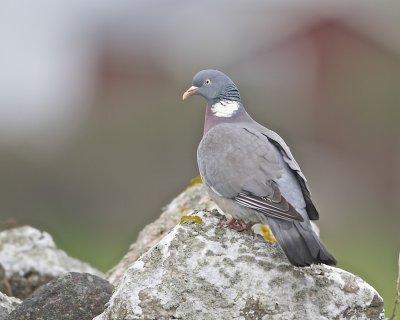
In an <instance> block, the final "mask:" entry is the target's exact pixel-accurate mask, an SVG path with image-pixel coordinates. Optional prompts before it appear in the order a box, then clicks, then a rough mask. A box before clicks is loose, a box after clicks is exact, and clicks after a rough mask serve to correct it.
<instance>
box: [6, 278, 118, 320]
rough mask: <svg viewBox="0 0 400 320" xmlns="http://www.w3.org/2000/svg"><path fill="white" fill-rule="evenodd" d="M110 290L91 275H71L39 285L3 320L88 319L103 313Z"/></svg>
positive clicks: (101, 281)
mask: <svg viewBox="0 0 400 320" xmlns="http://www.w3.org/2000/svg"><path fill="white" fill-rule="evenodd" d="M113 288H114V287H113V286H112V285H111V284H110V283H109V282H108V281H106V280H104V279H102V278H99V277H97V276H95V275H92V274H89V273H77V272H71V273H68V274H65V275H63V276H60V277H58V278H56V279H54V280H52V281H50V282H49V283H47V284H45V285H43V286H41V287H40V288H39V289H37V290H36V291H35V292H34V293H33V294H32V295H31V296H30V297H28V298H26V299H25V300H24V301H23V302H22V304H21V305H20V306H19V307H18V308H16V309H15V310H14V311H12V312H11V314H10V315H9V316H8V318H7V320H32V319H35V320H75V319H79V320H91V319H93V317H95V316H97V315H98V314H100V313H101V312H102V311H103V310H104V308H105V304H106V303H107V301H108V300H109V298H110V296H111V294H112V291H113Z"/></svg>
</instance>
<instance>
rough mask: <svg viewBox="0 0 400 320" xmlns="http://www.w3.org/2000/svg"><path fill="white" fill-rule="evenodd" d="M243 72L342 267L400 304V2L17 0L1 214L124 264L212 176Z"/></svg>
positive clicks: (5, 21) (7, 73)
mask: <svg viewBox="0 0 400 320" xmlns="http://www.w3.org/2000/svg"><path fill="white" fill-rule="evenodd" d="M204 68H216V69H219V70H221V71H223V72H225V73H227V74H228V75H229V76H230V77H231V78H232V79H233V80H234V81H235V82H236V84H237V85H238V86H239V88H240V91H241V95H242V99H243V101H244V104H245V106H246V108H247V110H248V112H249V113H250V114H251V115H252V116H253V117H254V118H255V119H257V120H258V122H260V123H262V124H263V125H266V126H268V127H269V128H271V129H273V130H275V131H277V132H279V133H280V134H281V136H282V137H283V138H284V139H285V140H286V141H287V143H288V144H289V146H291V149H292V151H293V153H294V155H295V156H296V158H297V160H298V162H299V163H300V165H301V166H302V169H303V172H305V174H306V176H307V177H308V180H309V184H310V186H311V189H312V192H313V199H314V202H315V203H316V205H317V207H318V209H319V212H320V216H321V221H320V223H319V226H320V228H321V234H322V238H323V239H324V242H325V243H326V244H327V246H328V247H329V248H330V250H331V251H332V252H333V253H334V255H335V256H336V257H337V259H338V261H339V267H341V268H344V269H346V270H348V271H350V272H353V273H356V274H357V275H360V276H361V277H362V278H364V279H365V280H367V281H368V282H369V283H370V284H372V285H373V286H374V287H375V288H376V289H377V290H378V291H379V292H380V294H381V295H382V296H383V298H384V300H385V305H386V310H387V311H389V310H391V308H392V305H393V300H394V294H395V278H396V274H397V257H398V253H399V249H400V236H399V232H400V230H399V229H400V199H399V195H400V166H399V163H400V126H399V122H400V108H399V107H400V3H399V2H395V1H392V2H385V3H382V2H366V1H353V2H348V1H335V2H325V1H324V2H321V1H317V0H315V1H311V0H308V1H307V0H302V1H295V0H286V1H273V0H271V1H268V2H266V1H262V0H251V1H246V2H234V1H228V0H225V1H224V0H222V1H219V2H215V1H211V0H204V1H201V2H189V1H186V2H182V1H168V2H165V1H161V0H136V1H126V0H117V1H115V0H114V1H91V0H85V1H82V0H79V1H78V0H72V1H71V0H69V1H66V0H63V1H50V0H38V1H35V2H32V3H28V2H24V1H18V0H14V1H7V0H6V1H2V3H1V10H0V222H1V225H2V226H3V227H5V226H7V225H13V224H17V225H24V224H30V225H32V226H35V227H37V228H40V229H42V230H46V231H48V232H49V233H50V234H52V235H53V236H54V238H55V240H56V242H57V244H58V245H59V246H60V247H61V248H62V249H64V250H66V251H67V252H68V253H69V254H71V255H72V256H75V257H78V258H80V259H82V260H84V261H88V262H90V263H91V264H92V265H94V266H95V267H97V268H99V269H101V270H103V271H106V270H108V269H109V268H110V267H112V266H113V265H114V264H115V263H116V262H117V261H119V259H120V258H121V257H122V255H123V254H124V252H125V251H126V250H127V248H128V246H129V244H130V243H132V242H133V241H134V240H135V238H136V236H137V234H138V232H139V231H140V230H141V229H142V228H143V226H145V225H146V224H147V223H149V222H151V221H153V220H154V219H155V218H157V217H158V215H159V214H160V212H161V208H162V207H163V206H164V205H166V204H167V203H168V202H169V201H170V200H171V199H172V198H173V197H174V196H176V195H177V194H178V193H179V192H181V191H182V190H183V189H184V188H185V187H186V186H187V184H188V182H189V180H190V179H191V178H192V177H194V176H196V175H198V170H197V163H196V148H197V145H198V142H199V141H200V139H201V135H202V126H203V114H204V101H203V100H202V99H200V98H198V97H197V98H196V97H195V98H191V99H189V100H188V101H187V102H185V103H182V101H181V97H182V93H183V92H184V91H185V90H186V89H187V88H188V87H189V86H190V85H191V79H192V77H193V75H194V74H195V73H196V72H197V71H199V70H201V69H204Z"/></svg>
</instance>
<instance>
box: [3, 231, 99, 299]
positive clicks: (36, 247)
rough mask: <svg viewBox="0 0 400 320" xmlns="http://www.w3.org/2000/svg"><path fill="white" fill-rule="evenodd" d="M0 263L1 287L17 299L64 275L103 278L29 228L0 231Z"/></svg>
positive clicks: (42, 233) (44, 233)
mask: <svg viewBox="0 0 400 320" xmlns="http://www.w3.org/2000/svg"><path fill="white" fill-rule="evenodd" d="M0 264H1V265H2V267H3V268H4V271H5V279H3V280H2V287H4V288H6V289H7V288H8V290H10V292H6V293H7V294H9V295H12V296H15V297H18V298H21V299H24V298H26V297H27V296H29V295H30V294H31V293H32V292H33V291H34V290H35V289H37V288H38V287H40V286H41V285H43V284H45V283H47V282H48V281H50V280H52V279H54V278H55V277H57V276H59V275H62V274H65V273H67V272H71V271H76V272H87V273H91V274H95V275H98V276H103V275H102V273H101V272H100V271H98V270H96V269H94V268H92V267H91V266H90V265H88V264H87V263H84V262H81V261H79V260H77V259H75V258H72V257H69V256H68V255H67V254H66V253H65V252H64V251H62V250H60V249H58V248H57V247H56V245H55V243H54V241H53V239H52V237H51V236H50V235H49V234H48V233H46V232H42V231H39V230H37V229H34V228H32V227H29V226H24V227H19V228H14V229H8V230H5V231H2V232H0ZM2 290H3V291H4V290H5V289H2Z"/></svg>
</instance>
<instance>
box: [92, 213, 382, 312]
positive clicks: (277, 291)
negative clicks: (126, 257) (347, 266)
mask: <svg viewBox="0 0 400 320" xmlns="http://www.w3.org/2000/svg"><path fill="white" fill-rule="evenodd" d="M197 216H199V217H200V218H201V219H202V223H199V224H197V223H185V224H183V225H178V226H176V227H175V228H174V229H173V230H172V231H171V232H170V233H169V234H168V235H167V236H166V237H164V238H163V239H162V240H161V241H160V242H159V243H158V244H157V245H155V246H154V247H153V248H151V249H150V250H149V251H148V252H146V253H145V254H144V255H142V256H141V257H140V258H139V259H138V260H137V261H136V262H135V263H133V264H132V266H131V267H130V268H129V269H128V270H127V272H126V273H125V275H124V277H123V279H122V280H121V283H120V285H119V287H118V288H116V290H115V292H114V294H113V296H112V297H111V299H110V301H109V303H108V307H107V309H106V310H105V311H104V312H103V313H102V314H101V315H99V316H98V317H96V318H95V319H94V320H111V319H118V320H123V319H130V320H132V319H185V320H191V319H202V320H207V319H210V320H211V319H238V320H239V319H240V320H245V319H263V320H267V319H272V320H275V319H288V320H290V319H325V320H327V319H374V320H376V319H384V314H383V301H382V298H381V297H380V296H379V294H378V293H377V292H376V290H375V289H374V288H372V287H371V286H370V285H369V284H368V283H366V282H365V281H363V280H362V279H361V278H359V277H357V276H355V275H353V274H351V273H348V272H346V271H344V270H341V269H338V268H335V267H331V266H326V265H312V266H311V267H305V268H299V267H294V266H292V265H290V263H289V262H288V260H287V258H286V256H285V255H284V253H283V251H282V250H281V248H280V247H279V246H278V245H277V244H276V243H271V242H267V241H265V240H264V239H263V238H262V237H261V236H256V237H255V238H254V239H253V238H252V237H251V236H249V235H247V234H245V233H239V232H236V231H232V230H230V229H226V228H222V227H220V226H218V223H219V222H220V221H221V219H222V216H221V215H219V214H218V213H217V212H216V211H215V210H214V211H213V212H212V213H209V212H199V213H197Z"/></svg>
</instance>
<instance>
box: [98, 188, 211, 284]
mask: <svg viewBox="0 0 400 320" xmlns="http://www.w3.org/2000/svg"><path fill="white" fill-rule="evenodd" d="M215 208H217V205H216V204H215V203H214V202H212V200H211V199H210V197H209V196H208V194H207V191H206V189H205V187H204V185H203V184H202V183H193V185H192V186H189V187H188V188H187V189H186V190H185V191H184V192H182V193H181V194H180V195H179V196H177V197H176V198H175V199H173V200H172V201H171V203H170V204H168V205H167V206H166V207H165V208H164V209H163V212H162V213H161V215H160V217H159V218H158V219H157V220H156V221H154V222H152V223H150V224H148V225H147V226H146V227H144V229H143V230H142V231H141V232H140V233H139V235H138V238H137V240H136V242H134V243H133V244H132V245H131V246H130V248H129V250H128V252H127V253H126V254H125V256H124V257H123V258H122V260H121V261H120V262H119V263H118V264H117V265H116V266H115V267H114V268H112V269H111V270H110V271H109V272H108V273H107V277H106V278H107V280H108V281H110V282H111V283H112V284H113V285H115V286H117V285H118V284H119V282H120V281H121V278H122V276H123V275H124V273H125V271H126V270H127V269H128V268H129V267H130V266H131V265H132V263H134V262H135V261H136V260H137V259H138V258H139V257H140V256H141V255H142V254H143V253H145V252H146V251H147V250H149V249H150V248H151V247H153V246H154V245H155V244H157V243H158V242H159V241H160V240H161V239H162V238H163V237H165V236H166V235H167V234H168V232H170V231H171V230H172V228H174V227H175V226H176V225H177V224H178V223H179V221H180V219H181V217H182V216H183V215H184V214H185V213H188V212H192V211H193V210H194V209H199V210H212V209H215Z"/></svg>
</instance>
